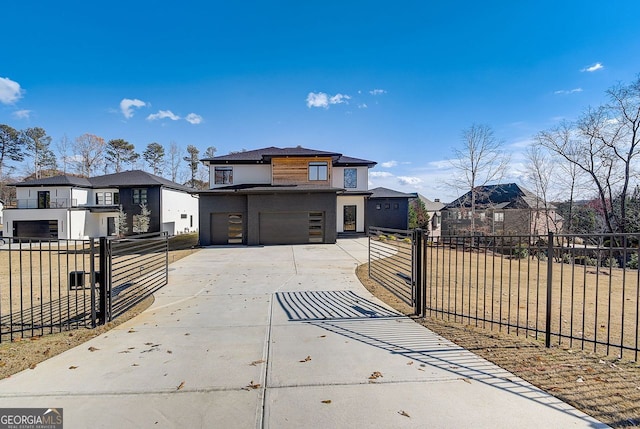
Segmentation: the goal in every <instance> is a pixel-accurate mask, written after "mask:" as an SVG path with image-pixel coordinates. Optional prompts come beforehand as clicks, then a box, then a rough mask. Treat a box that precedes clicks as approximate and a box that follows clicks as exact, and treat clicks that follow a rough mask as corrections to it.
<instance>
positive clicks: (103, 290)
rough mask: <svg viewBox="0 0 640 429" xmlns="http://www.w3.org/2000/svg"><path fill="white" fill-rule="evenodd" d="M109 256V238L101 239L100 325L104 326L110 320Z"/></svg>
mask: <svg viewBox="0 0 640 429" xmlns="http://www.w3.org/2000/svg"><path fill="white" fill-rule="evenodd" d="M108 260H109V258H108V255H107V237H100V276H99V279H100V301H99V305H98V309H99V313H98V321H99V323H100V325H104V324H105V323H107V322H108V321H109V320H108V318H107V308H108V294H109V293H110V292H109V290H110V288H109V286H108V284H107V283H108V282H109V273H108V271H109V267H108V265H109V263H108Z"/></svg>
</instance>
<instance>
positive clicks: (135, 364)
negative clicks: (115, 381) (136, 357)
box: [131, 363, 140, 366]
mask: <svg viewBox="0 0 640 429" xmlns="http://www.w3.org/2000/svg"><path fill="white" fill-rule="evenodd" d="M131 366H140V365H138V364H137V363H132V364H131Z"/></svg>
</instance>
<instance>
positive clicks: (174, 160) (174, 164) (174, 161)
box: [169, 140, 182, 182]
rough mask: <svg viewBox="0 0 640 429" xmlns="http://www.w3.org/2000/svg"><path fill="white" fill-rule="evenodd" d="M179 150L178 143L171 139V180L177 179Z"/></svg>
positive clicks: (179, 159) (179, 160)
mask: <svg viewBox="0 0 640 429" xmlns="http://www.w3.org/2000/svg"><path fill="white" fill-rule="evenodd" d="M180 152H181V149H180V147H179V146H178V144H177V143H176V142H175V141H173V140H171V142H170V143H169V170H170V173H171V181H172V182H176V181H177V180H178V171H179V169H180V162H181V161H182V157H181V156H180Z"/></svg>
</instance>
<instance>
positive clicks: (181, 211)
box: [4, 170, 198, 239]
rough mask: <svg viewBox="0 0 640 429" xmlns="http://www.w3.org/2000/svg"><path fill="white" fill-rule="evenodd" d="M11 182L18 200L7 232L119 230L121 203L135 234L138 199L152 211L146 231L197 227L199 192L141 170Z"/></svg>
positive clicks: (8, 214) (79, 235)
mask: <svg viewBox="0 0 640 429" xmlns="http://www.w3.org/2000/svg"><path fill="white" fill-rule="evenodd" d="M13 186H15V187H16V200H17V205H16V208H11V209H7V210H5V212H4V213H5V216H4V235H5V236H14V237H45V238H71V239H83V238H88V237H102V236H111V235H117V234H118V230H119V228H118V215H119V210H120V208H121V207H122V210H123V212H124V213H125V214H126V218H127V234H132V233H134V232H135V231H134V228H133V220H134V216H136V215H139V214H140V211H141V207H140V204H146V206H147V208H148V209H149V210H150V212H151V213H150V222H149V230H148V232H158V231H166V232H168V233H169V234H170V235H174V234H180V233H184V232H195V231H197V230H198V198H197V195H193V194H192V193H191V191H192V189H190V188H187V187H185V186H182V185H179V184H177V183H174V182H171V181H169V180H166V179H164V178H162V177H158V176H154V175H153V174H150V173H147V172H144V171H140V170H133V171H125V172H121V173H115V174H107V175H105V176H97V177H91V178H83V177H76V176H69V175H61V176H55V177H47V178H43V179H35V180H28V181H24V182H20V183H15V184H13Z"/></svg>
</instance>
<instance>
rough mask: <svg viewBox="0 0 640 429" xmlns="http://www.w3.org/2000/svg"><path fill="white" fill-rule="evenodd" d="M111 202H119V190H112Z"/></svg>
mask: <svg viewBox="0 0 640 429" xmlns="http://www.w3.org/2000/svg"><path fill="white" fill-rule="evenodd" d="M113 204H120V193H119V192H114V193H113Z"/></svg>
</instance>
